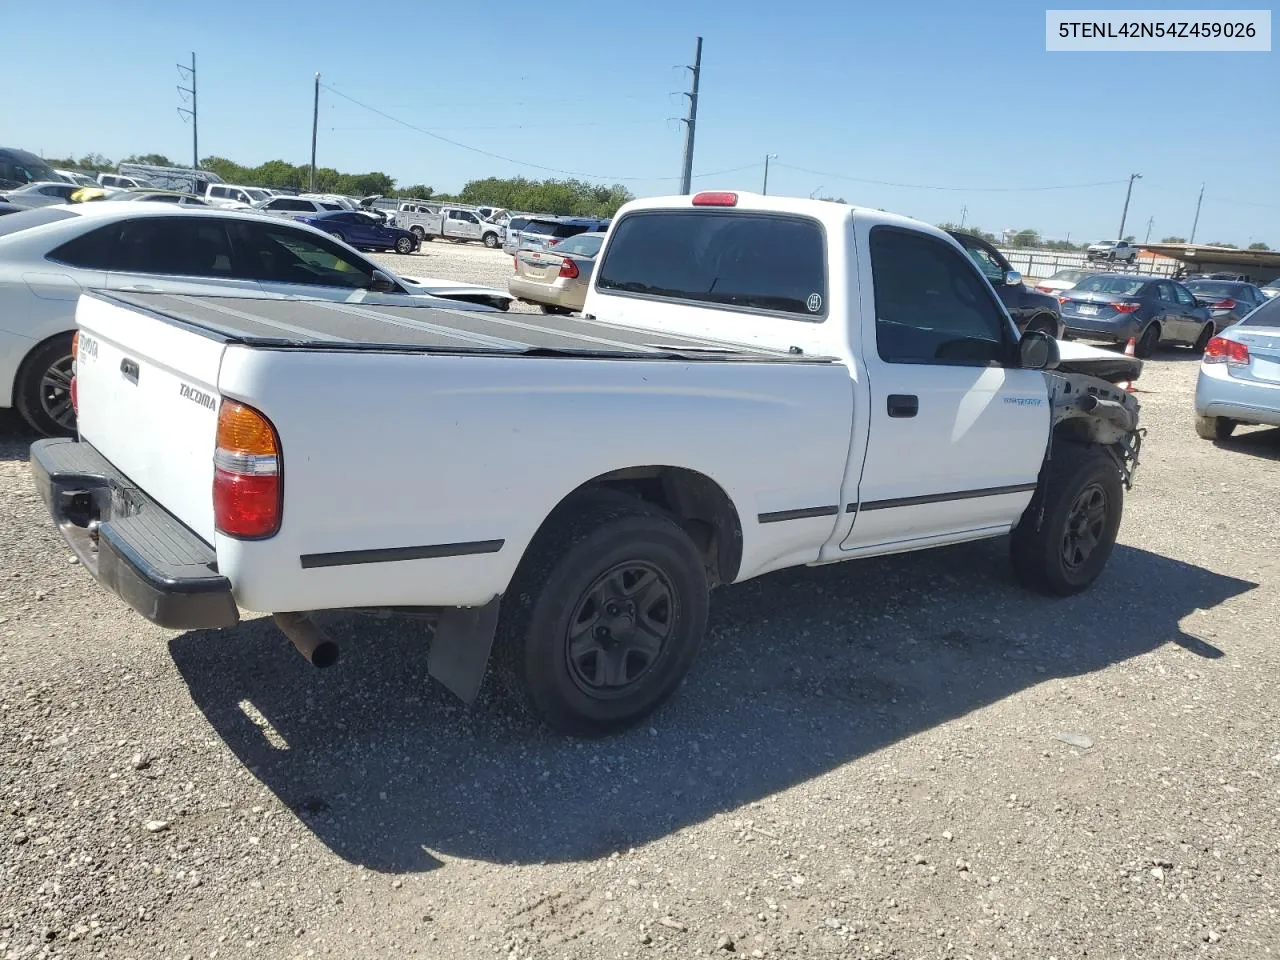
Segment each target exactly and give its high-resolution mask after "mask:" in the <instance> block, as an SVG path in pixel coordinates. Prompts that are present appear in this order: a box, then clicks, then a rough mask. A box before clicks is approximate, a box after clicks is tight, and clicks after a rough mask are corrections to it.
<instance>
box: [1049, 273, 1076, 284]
mask: <svg viewBox="0 0 1280 960" xmlns="http://www.w3.org/2000/svg"><path fill="white" fill-rule="evenodd" d="M1083 276H1084V271H1083V270H1059V271H1058V272H1057V273H1055V274H1054V275H1053V276H1052V277H1050V278H1049V279H1050V280H1061V281H1062V282H1063V283H1076V282H1077V281H1079V279H1080V278H1081V277H1083Z"/></svg>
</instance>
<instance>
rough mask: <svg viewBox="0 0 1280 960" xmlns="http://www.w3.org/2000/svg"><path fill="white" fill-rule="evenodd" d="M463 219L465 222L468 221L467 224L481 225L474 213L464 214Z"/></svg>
mask: <svg viewBox="0 0 1280 960" xmlns="http://www.w3.org/2000/svg"><path fill="white" fill-rule="evenodd" d="M462 219H463V220H465V221H467V223H479V222H480V221H479V220H478V219H476V215H475V214H474V213H464V214H463V215H462Z"/></svg>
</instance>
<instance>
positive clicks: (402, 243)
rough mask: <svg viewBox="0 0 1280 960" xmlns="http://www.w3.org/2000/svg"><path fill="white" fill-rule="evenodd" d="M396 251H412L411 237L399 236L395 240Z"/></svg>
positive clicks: (403, 252)
mask: <svg viewBox="0 0 1280 960" xmlns="http://www.w3.org/2000/svg"><path fill="white" fill-rule="evenodd" d="M396 253H402V254H407V253H413V238H412V237H401V238H400V239H398V240H397V241H396Z"/></svg>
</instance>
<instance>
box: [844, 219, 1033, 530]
mask: <svg viewBox="0 0 1280 960" xmlns="http://www.w3.org/2000/svg"><path fill="white" fill-rule="evenodd" d="M856 229H857V234H856V246H857V251H858V252H857V257H858V275H859V276H860V278H861V279H862V282H861V284H860V291H859V296H860V304H859V309H860V312H861V318H862V319H861V332H862V337H861V339H862V353H863V358H864V363H865V369H866V376H867V383H868V389H869V401H868V403H869V409H867V410H866V411H865V412H864V413H863V415H864V416H866V417H867V424H868V440H867V448H866V454H865V457H864V460H863V463H862V466H861V472H860V475H859V477H858V481H857V493H856V500H857V507H856V517H855V520H854V523H853V527H852V529H851V531H850V533H849V535H848V537H846V539H845V541H844V543H843V544H842V548H843V549H844V550H867V551H868V552H881V551H883V550H886V549H901V550H910V549H915V548H917V547H921V546H927V545H929V543H931V542H948V541H954V540H963V539H970V538H973V537H981V536H990V535H994V534H998V533H1000V532H1003V531H1005V530H1007V529H1008V528H1009V527H1010V526H1011V525H1012V524H1013V523H1015V522H1016V521H1017V519H1018V517H1019V516H1020V515H1021V514H1022V511H1023V509H1024V508H1025V507H1026V505H1027V503H1028V502H1029V501H1030V499H1031V495H1032V493H1033V492H1034V490H1035V486H1036V478H1037V475H1038V473H1039V470H1040V464H1041V462H1042V461H1043V459H1044V454H1045V448H1046V445H1047V443H1048V438H1049V433H1050V408H1049V402H1048V391H1047V388H1046V385H1045V379H1044V375H1043V374H1041V373H1040V372H1039V371H1037V370H1022V369H1020V368H1018V366H1017V343H1018V337H1017V332H1016V330H1015V329H1014V327H1013V325H1012V323H1011V322H1010V321H1009V318H1008V315H1007V314H1006V313H1005V311H1004V310H1003V309H1002V308H1001V305H1000V303H999V301H998V300H996V298H994V297H993V296H992V295H991V289H990V288H989V287H988V286H987V284H985V283H983V282H982V278H981V277H979V275H978V273H977V271H976V270H975V269H974V264H973V263H972V262H971V261H970V260H969V259H968V258H967V257H965V256H964V255H963V254H961V253H960V252H959V251H958V250H956V249H955V248H954V247H952V246H951V245H950V244H948V243H946V242H945V241H943V240H941V239H940V238H938V237H934V236H931V235H928V234H925V233H921V232H920V231H916V230H911V229H907V228H901V227H897V226H890V225H876V226H871V227H869V228H868V226H867V225H866V223H865V221H864V222H859V223H858V225H857V227H856ZM853 459H855V460H856V458H853ZM851 479H852V478H851V477H850V478H848V480H846V498H847V499H850V500H853V499H855V498H854V497H853V496H852V495H850V494H849V493H848V492H847V491H848V490H849V488H850V487H851V486H852V484H851V483H850V482H849V480H851Z"/></svg>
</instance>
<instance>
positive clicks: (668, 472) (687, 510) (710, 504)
mask: <svg viewBox="0 0 1280 960" xmlns="http://www.w3.org/2000/svg"><path fill="white" fill-rule="evenodd" d="M595 490H611V491H614V492H618V493H624V494H626V495H627V496H630V497H635V498H636V499H637V500H642V501H644V502H645V503H649V504H653V505H654V506H656V507H660V508H661V509H663V510H665V511H666V512H667V513H669V514H671V515H672V516H673V517H674V518H675V519H676V520H677V521H678V522H679V523H680V526H682V527H683V528H684V530H685V532H686V533H688V534H689V536H690V537H692V539H693V542H694V543H695V544H696V545H697V547H698V549H699V550H700V551H701V552H702V556H703V559H704V561H705V562H706V566H707V575H708V579H709V581H710V583H711V585H712V586H716V585H718V584H722V583H732V582H733V581H734V580H735V579H736V578H737V576H738V568H739V567H740V566H741V564H742V521H741V520H740V519H739V517H738V511H737V508H735V507H734V505H733V501H732V500H730V499H729V495H728V494H727V493H725V492H724V489H723V488H722V487H721V486H720V485H719V484H718V483H716V482H715V481H714V480H712V479H711V478H710V477H708V476H706V475H705V474H701V473H698V472H697V471H695V470H688V469H685V468H683V467H669V466H644V467H628V468H627V469H624V470H614V471H612V472H610V473H606V474H602V475H600V476H598V477H595V478H593V479H591V480H588V481H587V482H586V483H584V484H582V485H581V486H580V487H578V488H577V489H576V490H574V491H573V492H572V493H570V494H569V495H568V496H567V497H565V498H564V499H563V500H561V501H560V503H559V504H557V505H556V510H555V511H553V513H554V512H557V511H559V510H560V509H561V508H563V507H564V506H565V505H566V504H568V503H569V502H570V501H572V500H574V499H576V498H578V497H581V496H583V495H586V494H590V493H591V492H592V491H595ZM544 523H545V521H544Z"/></svg>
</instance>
